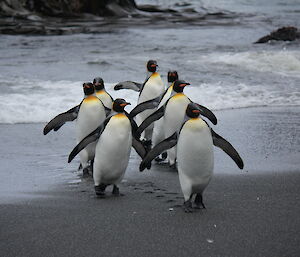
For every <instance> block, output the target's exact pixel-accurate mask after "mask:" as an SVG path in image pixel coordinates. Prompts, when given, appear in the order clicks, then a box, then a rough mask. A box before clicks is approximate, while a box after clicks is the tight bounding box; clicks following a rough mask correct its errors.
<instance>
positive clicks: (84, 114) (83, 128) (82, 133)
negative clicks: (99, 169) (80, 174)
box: [76, 97, 105, 166]
mask: <svg viewBox="0 0 300 257" xmlns="http://www.w3.org/2000/svg"><path fill="white" fill-rule="evenodd" d="M104 119H105V110H104V107H103V105H102V103H101V102H100V101H99V100H98V99H97V98H96V97H95V98H93V97H91V99H89V100H84V101H83V103H82V104H81V106H80V109H79V112H78V117H77V122H76V141H77V144H78V143H79V142H80V141H81V140H82V139H84V138H85V137H86V136H87V135H88V134H90V133H91V132H92V131H94V130H95V129H96V128H97V127H98V126H99V125H100V124H101V123H102V122H103V121H104ZM95 145H96V143H91V144H89V145H88V146H87V147H86V148H85V149H84V150H83V151H82V152H80V154H79V155H80V158H81V160H82V162H87V161H88V160H91V159H93V158H94V155H95ZM82 164H83V165H84V166H86V165H85V164H84V163H82Z"/></svg>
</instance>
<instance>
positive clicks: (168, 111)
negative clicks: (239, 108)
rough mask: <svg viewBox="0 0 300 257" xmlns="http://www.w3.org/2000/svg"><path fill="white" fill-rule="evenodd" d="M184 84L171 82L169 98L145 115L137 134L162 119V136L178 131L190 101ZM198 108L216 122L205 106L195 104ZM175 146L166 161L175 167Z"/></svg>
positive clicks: (180, 81)
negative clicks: (155, 109)
mask: <svg viewBox="0 0 300 257" xmlns="http://www.w3.org/2000/svg"><path fill="white" fill-rule="evenodd" d="M186 85H190V83H187V82H185V81H184V80H176V81H175V82H174V83H173V90H172V93H171V96H170V98H169V99H168V100H167V101H166V103H165V104H164V105H162V106H161V107H160V108H158V109H157V111H155V112H154V113H152V114H151V115H150V116H149V117H147V118H146V119H145V120H144V121H143V123H142V124H141V125H140V126H139V128H138V130H137V134H139V135H140V134H141V133H142V131H143V130H144V129H145V128H147V127H148V126H149V125H150V124H152V122H154V121H156V120H158V119H161V118H162V117H163V118H162V119H163V125H162V127H163V131H164V138H167V137H169V136H170V135H172V134H173V133H174V132H175V131H178V130H179V129H180V127H181V125H182V124H183V122H184V116H185V110H186V107H187V106H188V104H189V103H191V102H192V101H191V100H190V99H189V98H188V97H187V96H186V95H185V94H184V93H183V90H184V88H185V86H186ZM197 106H198V108H199V109H200V111H201V114H202V115H203V116H205V117H207V118H208V119H209V120H210V121H211V122H212V123H213V124H217V118H216V116H215V115H214V114H213V113H212V111H210V110H209V109H207V108H206V107H204V106H202V105H199V104H197ZM175 152H176V148H173V149H170V150H168V151H167V153H168V162H169V165H170V166H171V167H172V168H176V158H175V155H176V153H175Z"/></svg>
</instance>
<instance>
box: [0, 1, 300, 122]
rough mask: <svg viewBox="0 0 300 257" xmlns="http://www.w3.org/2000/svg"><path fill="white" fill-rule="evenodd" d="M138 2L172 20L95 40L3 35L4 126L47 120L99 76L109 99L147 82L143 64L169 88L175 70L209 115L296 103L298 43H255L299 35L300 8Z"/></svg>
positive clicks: (129, 25)
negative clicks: (273, 35)
mask: <svg viewBox="0 0 300 257" xmlns="http://www.w3.org/2000/svg"><path fill="white" fill-rule="evenodd" d="M136 2H137V4H155V5H158V6H161V7H162V8H170V9H173V10H176V11H177V13H176V15H170V14H169V13H162V14H159V15H156V16H155V14H153V15H154V16H151V13H150V14H149V13H147V14H146V13H145V15H144V17H138V18H134V17H127V18H121V19H111V18H107V19H105V22H102V23H101V26H102V27H101V29H102V32H101V33H80V34H76V33H75V34H70V35H61V36H58V35H57V36H54V35H51V36H30V35H14V36H11V35H1V37H0V46H1V47H0V86H1V91H0V123H20V122H21V123H24V122H25V123H30V122H46V121H47V120H49V119H50V118H51V117H52V116H53V115H56V114H57V113H59V112H61V111H64V110H66V109H67V108H69V107H72V106H74V104H76V103H77V102H78V101H80V99H81V97H82V92H81V84H82V82H85V81H91V80H92V79H93V78H94V77H96V76H101V77H103V79H104V81H105V82H106V85H107V87H108V90H110V91H113V85H114V84H116V83H117V82H120V81H125V80H133V81H137V82H143V80H144V79H145V74H146V73H145V63H146V62H147V60H148V59H156V60H157V61H158V64H159V72H160V73H161V75H162V77H163V79H164V80H165V81H166V73H167V71H168V70H170V69H173V70H177V71H178V72H179V76H180V78H182V79H184V80H186V81H188V82H190V83H191V87H190V89H188V91H187V92H188V93H189V94H192V95H193V97H194V100H195V101H200V102H201V103H203V104H206V105H207V106H208V107H210V108H212V109H214V110H216V109H227V108H243V107H251V106H277V105H279V106H280V105H299V104H300V92H299V91H300V90H299V84H300V83H299V82H300V51H299V41H295V42H271V43H268V44H253V42H255V41H256V40H257V39H258V38H260V37H262V36H264V35H266V34H268V33H270V32H271V31H273V30H275V29H277V28H279V27H282V26H295V27H300V26H299V25H300V19H299V18H300V1H296V0H288V1H283V0H273V1H271V0H270V1H258V0H251V1H246V0H230V1H225V0H214V1H208V0H203V1H185V2H180V1H176V0H175V1H166V0H158V1H147V0H138V1H136ZM96 26H97V25H96ZM99 26H100V25H99ZM112 94H113V95H114V96H115V95H116V96H118V94H117V93H116V92H112ZM122 94H125V96H126V97H128V98H130V99H129V100H132V101H135V100H136V96H135V95H134V93H133V92H130V93H128V92H126V93H125V92H123V93H122ZM122 94H121V95H122ZM37 99H38V101H37ZM17 106H18V107H19V108H17ZM12 114H13V115H12Z"/></svg>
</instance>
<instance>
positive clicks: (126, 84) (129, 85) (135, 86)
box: [114, 81, 143, 92]
mask: <svg viewBox="0 0 300 257" xmlns="http://www.w3.org/2000/svg"><path fill="white" fill-rule="evenodd" d="M142 86H143V84H141V83H137V82H134V81H123V82H120V83H118V84H117V85H115V86H114V90H120V89H132V90H134V91H137V92H140V91H141V88H142Z"/></svg>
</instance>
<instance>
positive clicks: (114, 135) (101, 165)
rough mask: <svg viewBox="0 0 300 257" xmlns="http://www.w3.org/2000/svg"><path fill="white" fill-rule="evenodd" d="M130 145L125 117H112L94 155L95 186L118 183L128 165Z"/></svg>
mask: <svg viewBox="0 0 300 257" xmlns="http://www.w3.org/2000/svg"><path fill="white" fill-rule="evenodd" d="M131 145H132V135H131V126H130V122H129V120H128V118H127V117H124V118H114V117H112V118H111V120H110V121H109V123H108V124H107V125H106V128H105V130H104V131H103V133H102V135H101V136H100V138H99V140H98V143H97V146H96V153H95V160H94V171H93V177H94V182H95V185H96V186H97V185H99V184H107V185H109V184H117V183H119V182H120V181H121V180H122V178H123V176H124V174H125V170H126V168H127V165H128V161H129V156H130V151H131Z"/></svg>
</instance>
